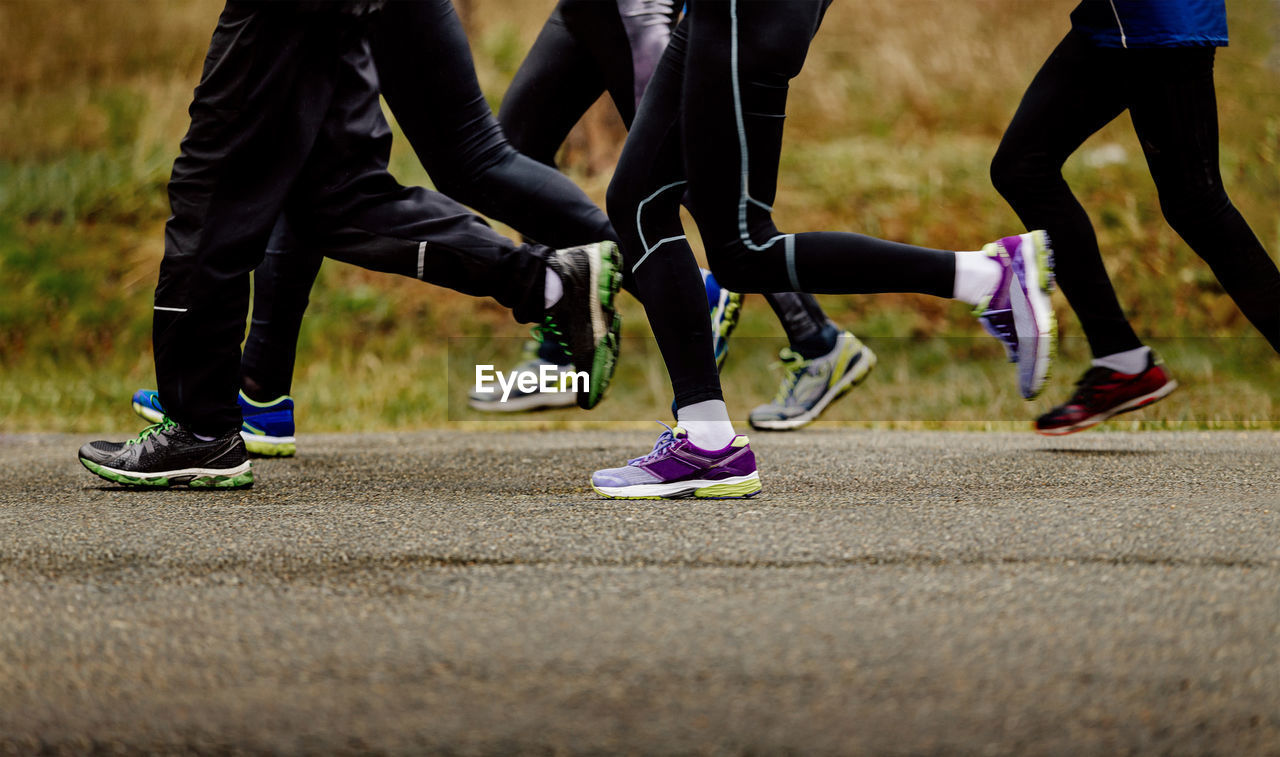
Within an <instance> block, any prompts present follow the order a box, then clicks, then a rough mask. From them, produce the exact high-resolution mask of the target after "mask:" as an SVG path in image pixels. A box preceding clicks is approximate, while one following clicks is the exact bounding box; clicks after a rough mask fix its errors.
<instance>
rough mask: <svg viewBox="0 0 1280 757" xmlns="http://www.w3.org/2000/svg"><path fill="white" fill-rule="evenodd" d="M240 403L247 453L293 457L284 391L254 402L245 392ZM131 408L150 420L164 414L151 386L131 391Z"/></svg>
mask: <svg viewBox="0 0 1280 757" xmlns="http://www.w3.org/2000/svg"><path fill="white" fill-rule="evenodd" d="M236 401H237V402H238V403H239V404H240V415H241V416H242V417H243V418H244V420H243V422H242V423H241V424H240V435H241V436H243V437H244V443H245V448H246V449H248V450H249V454H251V455H258V456H261V457H293V456H294V455H295V454H296V453H297V451H298V446H297V439H296V437H295V436H294V427H293V398H292V397H290V396H288V395H285V396H283V397H277V398H275V399H274V400H271V401H270V402H256V401H254V400H251V399H249V397H248V396H247V395H245V393H244V392H240V396H239V397H238V398H237V400H236ZM133 412H135V413H137V414H138V415H139V416H141V417H142V418H143V419H144V420H146V421H147V422H149V423H160V422H161V421H163V420H164V419H165V418H166V416H165V412H164V406H163V405H161V404H160V395H159V393H157V392H156V391H155V390H154V389H139V390H138V391H136V392H134V393H133Z"/></svg>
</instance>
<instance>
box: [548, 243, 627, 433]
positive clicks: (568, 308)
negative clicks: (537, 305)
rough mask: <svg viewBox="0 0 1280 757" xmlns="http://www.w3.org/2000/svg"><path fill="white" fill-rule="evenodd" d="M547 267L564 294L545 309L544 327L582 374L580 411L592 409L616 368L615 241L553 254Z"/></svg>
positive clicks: (618, 268) (618, 282)
mask: <svg viewBox="0 0 1280 757" xmlns="http://www.w3.org/2000/svg"><path fill="white" fill-rule="evenodd" d="M547 266H548V267H549V268H551V270H552V271H554V272H555V273H556V274H557V275H559V276H560V281H561V283H562V284H563V285H564V294H563V295H562V296H561V297H560V300H559V301H558V302H557V303H556V304H555V305H552V306H551V307H550V308H549V309H548V310H547V315H546V318H545V319H544V320H543V324H542V326H543V329H544V330H545V332H546V333H547V334H548V335H549V336H550V337H552V338H554V339H556V340H557V341H559V342H560V344H562V345H564V348H565V349H566V350H568V352H569V356H570V357H571V358H573V361H574V366H575V367H576V368H577V369H578V370H580V371H586V373H587V381H586V382H585V383H586V385H587V386H586V387H585V391H584V390H583V388H581V383H582V382H575V383H577V384H578V385H579V387H580V388H579V389H578V392H577V395H578V396H577V400H578V407H581V408H583V409H584V410H590V409H591V408H593V407H595V406H596V405H597V404H599V403H600V400H601V399H603V398H604V392H605V390H606V389H608V388H609V381H610V380H611V379H612V378H613V370H614V368H616V367H617V365H618V347H619V342H618V332H619V331H620V330H621V328H622V316H621V315H619V314H618V312H617V311H616V310H615V309H614V298H615V297H616V296H617V294H618V289H619V288H620V287H621V286H622V256H621V254H620V253H619V252H618V246H617V245H616V244H614V243H613V242H596V243H595V244H589V245H584V246H582V247H570V248H568V249H565V250H556V251H555V252H553V253H552V254H551V255H550V257H548V258H547Z"/></svg>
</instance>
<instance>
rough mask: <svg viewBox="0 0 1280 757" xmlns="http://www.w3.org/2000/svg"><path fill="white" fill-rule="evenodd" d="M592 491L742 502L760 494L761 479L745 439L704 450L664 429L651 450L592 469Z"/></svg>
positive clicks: (629, 496) (623, 496) (621, 496)
mask: <svg viewBox="0 0 1280 757" xmlns="http://www.w3.org/2000/svg"><path fill="white" fill-rule="evenodd" d="M662 425H663V426H666V424H665V423H664V424H662ZM591 488H592V489H595V490H596V492H597V493H599V494H601V495H603V496H605V497H609V498H610V499H680V498H684V497H694V498H697V499H741V498H743V497H754V496H755V495H757V494H759V493H760V475H759V474H758V473H757V472H756V456H755V454H754V453H752V451H751V444H750V441H749V440H748V439H747V437H745V436H743V435H741V434H739V435H738V436H735V437H734V438H733V441H732V442H730V443H729V445H728V446H727V447H725V448H724V449H721V450H705V449H702V448H700V447H695V446H693V444H692V443H690V442H689V433H688V432H687V431H685V430H684V429H682V428H680V427H679V426H676V427H675V428H671V427H670V426H667V430H666V431H663V432H662V435H661V436H659V437H658V443H657V444H655V445H653V451H652V452H650V453H649V454H647V455H645V456H644V457H637V458H635V459H633V460H629V461H627V464H626V465H624V466H622V467H621V468H609V469H606V470H599V471H596V472H595V473H593V474H592V475H591Z"/></svg>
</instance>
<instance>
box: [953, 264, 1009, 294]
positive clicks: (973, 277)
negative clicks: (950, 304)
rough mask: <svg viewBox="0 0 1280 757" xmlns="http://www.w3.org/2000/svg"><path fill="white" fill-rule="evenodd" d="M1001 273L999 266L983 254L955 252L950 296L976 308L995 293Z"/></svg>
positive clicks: (1002, 271)
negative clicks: (954, 270) (952, 284)
mask: <svg viewBox="0 0 1280 757" xmlns="http://www.w3.org/2000/svg"><path fill="white" fill-rule="evenodd" d="M1003 273H1004V270H1003V268H1002V267H1001V265H1000V264H999V263H997V262H996V261H994V260H992V259H991V258H989V257H987V254H986V253H985V252H981V251H978V252H957V253H956V282H955V291H954V293H953V294H952V296H953V297H954V298H955V299H957V300H960V301H961V302H967V303H969V304H970V305H975V306H976V305H977V304H978V303H980V302H982V301H983V300H985V299H987V298H988V297H990V296H991V295H992V294H993V293H994V292H995V291H996V287H998V286H1000V276H1001V275H1002V274H1003Z"/></svg>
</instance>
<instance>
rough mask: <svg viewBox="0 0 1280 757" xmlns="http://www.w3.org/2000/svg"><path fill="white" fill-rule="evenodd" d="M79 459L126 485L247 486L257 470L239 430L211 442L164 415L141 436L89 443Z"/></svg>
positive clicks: (89, 466)
mask: <svg viewBox="0 0 1280 757" xmlns="http://www.w3.org/2000/svg"><path fill="white" fill-rule="evenodd" d="M80 463H81V464H82V465H84V467H86V468H88V469H89V470H90V471H92V472H93V473H94V474H96V475H98V476H101V477H102V478H105V479H106V480H108V481H113V482H115V483H117V484H124V485H126V486H146V487H157V488H166V489H167V488H170V487H173V486H181V485H186V486H189V487H192V488H209V489H247V488H249V487H250V486H253V468H252V467H251V466H250V464H249V453H248V450H246V449H245V445H244V440H243V439H241V438H240V434H239V433H237V432H236V431H235V430H231V431H228V432H227V433H225V434H223V435H222V436H219V437H218V438H216V439H212V440H210V441H203V440H201V439H199V438H197V437H196V436H195V435H194V434H192V433H191V432H190V431H188V430H187V429H185V428H183V427H182V426H179V425H178V424H176V423H174V422H173V421H172V420H171V419H170V418H169V417H168V416H165V417H164V418H162V419H161V420H160V422H159V423H156V424H154V425H151V426H148V427H147V428H145V429H144V430H143V431H142V433H141V434H139V435H138V438H137V439H130V440H129V441H127V442H124V443H118V442H101V441H99V442H89V443H88V444H86V445H84V446H83V447H81V448H80Z"/></svg>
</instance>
